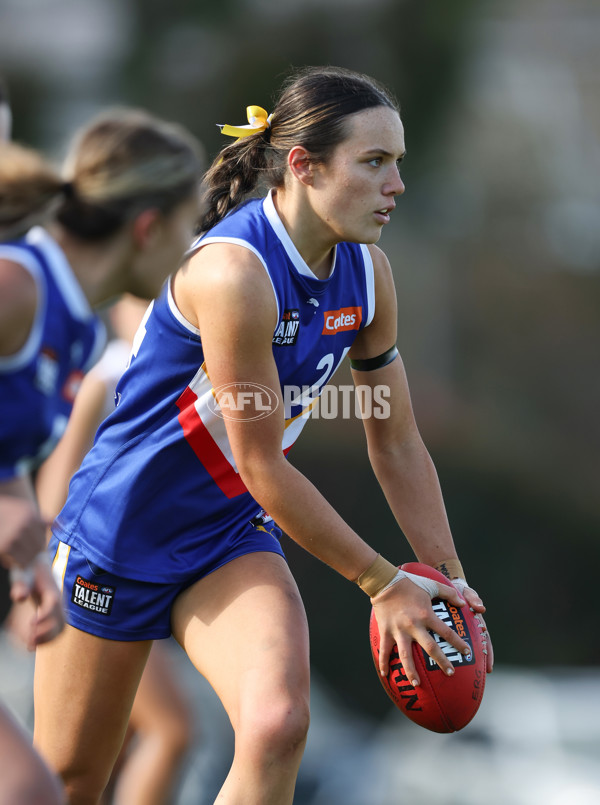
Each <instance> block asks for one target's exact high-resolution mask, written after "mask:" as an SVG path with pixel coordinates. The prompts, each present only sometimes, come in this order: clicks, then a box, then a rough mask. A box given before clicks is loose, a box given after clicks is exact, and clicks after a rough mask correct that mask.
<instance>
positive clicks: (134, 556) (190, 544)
mask: <svg viewBox="0 0 600 805" xmlns="http://www.w3.org/2000/svg"><path fill="white" fill-rule="evenodd" d="M214 242H230V243H236V244H240V245H243V246H245V247H246V248H248V249H250V250H251V251H252V252H253V253H254V254H256V256H257V257H258V258H259V259H260V260H261V262H262V263H263V265H264V267H265V270H266V271H267V273H268V275H269V277H270V280H271V283H272V287H273V293H274V295H275V299H276V302H277V307H278V323H277V326H276V328H275V332H274V334H273V355H274V358H275V362H276V365H277V369H278V372H279V379H280V383H281V388H282V390H283V394H284V398H286V405H285V408H286V410H285V419H286V422H285V433H284V438H283V444H282V450H283V451H284V452H286V453H287V451H288V450H289V449H290V448H291V446H292V445H293V443H294V442H295V441H296V439H297V437H298V435H299V433H300V431H301V430H302V427H303V426H304V424H305V423H306V420H307V419H308V418H309V417H310V412H311V408H312V405H313V404H314V402H313V401H314V399H316V398H317V397H318V395H319V393H320V391H321V389H322V387H323V386H324V385H325V383H326V382H327V381H328V380H329V379H330V378H331V376H332V374H333V372H334V371H335V369H336V368H337V367H338V366H339V364H340V363H341V361H342V360H343V358H344V357H345V355H346V354H347V352H348V350H349V349H350V346H351V344H352V342H353V341H354V339H355V337H356V335H357V333H358V331H359V330H360V329H361V328H362V327H364V326H365V325H367V324H368V323H369V322H370V321H371V320H372V318H373V313H374V279H373V266H372V262H371V258H370V254H369V252H368V250H367V247H366V246H361V245H357V244H349V243H340V244H339V245H338V246H337V247H336V255H335V261H334V266H333V269H332V271H331V274H330V276H329V278H328V279H325V280H320V279H318V278H317V277H315V275H314V274H313V273H312V271H311V270H310V269H309V268H308V266H307V265H306V263H305V262H304V260H303V259H302V257H301V256H300V254H299V252H298V251H297V249H296V247H295V246H294V244H293V243H292V241H291V239H290V238H289V236H288V234H287V232H286V230H285V228H284V226H283V224H282V223H281V220H280V219H279V217H278V215H277V212H276V210H275V206H274V204H273V201H272V197H271V195H269V196H267V197H266V199H260V200H253V201H250V202H248V203H246V204H245V205H244V206H243V207H241V208H239V209H237V210H236V211H234V212H232V213H231V214H230V215H228V216H227V217H226V218H225V219H223V220H222V221H221V222H220V223H219V224H217V225H216V226H215V227H214V228H213V229H212V230H210V232H209V233H207V234H206V235H205V236H204V237H202V238H200V239H199V241H198V242H197V243H196V244H195V245H194V247H193V248H192V252H193V251H194V250H196V249H198V248H201V247H202V246H203V245H206V244H209V243H214ZM250 385H251V384H250ZM244 391H246V392H247V391H249V392H250V393H252V392H253V391H256V390H255V389H254V390H253V389H251V388H250V389H233V388H232V389H231V393H232V394H233V396H234V398H235V393H236V392H241V394H242V398H241V399H243V393H244ZM259 391H260V390H259ZM264 392H265V394H266V397H265V401H266V402H267V403H268V401H269V400H271V401H272V400H273V397H274V395H272V394H270V393H269V390H264ZM116 396H117V407H116V408H115V410H114V412H113V413H112V414H111V415H110V416H109V417H108V418H107V420H105V422H104V423H103V424H102V425H101V427H100V429H99V431H98V434H97V437H96V441H95V444H94V447H93V448H92V450H91V451H90V453H88V455H87V456H86V458H85V460H84V462H83V464H82V467H81V469H80V470H79V472H78V473H77V474H76V475H75V476H74V478H73V480H72V482H71V486H70V490H69V497H68V500H67V503H66V504H65V507H64V509H63V510H62V512H61V513H60V515H59V517H58V518H57V521H56V523H55V527H54V533H55V535H56V536H57V537H58V539H59V540H60V541H62V542H64V543H67V544H68V545H73V546H75V547H76V548H78V549H79V550H81V551H82V552H83V554H84V555H85V556H86V557H87V558H88V559H89V560H91V561H92V562H94V563H96V564H97V565H99V566H100V567H101V568H103V569H104V570H107V571H110V572H112V573H115V574H118V575H120V576H124V577H126V578H131V579H138V580H142V581H154V582H174V581H179V580H184V579H186V578H189V577H190V572H191V571H192V570H193V569H194V568H199V567H204V568H206V567H212V568H213V569H214V567H217V566H218V564H219V557H221V556H225V555H227V557H228V558H229V559H231V558H233V556H234V555H236V553H244V552H246V551H245V550H244V547H243V544H242V543H243V541H244V539H245V535H246V534H247V533H248V529H249V527H250V526H249V524H250V523H251V522H252V521H253V522H254V524H255V525H256V526H257V527H259V528H260V527H261V526H260V523H261V519H260V513H261V510H260V507H259V506H258V504H257V503H256V501H254V500H253V498H252V497H251V495H250V493H249V492H248V491H247V490H246V487H245V486H244V483H243V481H242V479H241V478H240V476H239V473H238V471H237V468H236V464H235V460H234V457H233V455H232V451H231V448H230V445H229V442H228V439H227V431H226V428H225V418H226V416H227V410H226V405H224V407H223V408H221V407H220V406H219V404H218V403H217V402H216V398H215V394H214V390H213V387H212V384H211V382H210V378H209V376H208V374H207V370H206V366H205V365H204V355H203V351H202V343H201V340H200V336H199V332H198V330H197V329H196V328H195V327H193V326H192V325H191V324H190V323H189V322H187V321H186V320H185V319H184V317H183V316H182V315H181V313H180V312H179V311H178V309H177V307H176V306H175V303H174V300H173V297H172V295H171V291H170V283H167V284H166V286H165V288H164V289H163V293H162V295H161V296H160V298H159V299H158V300H156V301H155V302H153V303H152V304H151V305H150V307H149V309H148V311H147V312H146V315H145V317H144V320H143V322H142V324H141V325H140V328H139V330H138V332H137V335H136V338H135V341H134V344H133V349H132V356H131V360H130V365H129V367H128V368H127V370H126V371H125V373H124V375H123V377H122V378H121V380H120V381H119V384H118V386H117V394H116ZM227 398H228V395H227V394H226V395H224V396H223V397H221V400H227ZM265 408H268V405H266V406H265ZM165 489H168V490H170V491H171V494H170V495H169V496H166V495H165V493H164V490H165ZM263 514H264V513H263ZM256 518H258V519H256ZM264 519H266V518H264V517H263V520H264ZM238 543H240V544H239V546H238ZM212 557H214V560H213V558H212Z"/></svg>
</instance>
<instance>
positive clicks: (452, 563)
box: [434, 559, 466, 579]
mask: <svg viewBox="0 0 600 805" xmlns="http://www.w3.org/2000/svg"><path fill="white" fill-rule="evenodd" d="M434 567H435V569H436V570H439V571H440V573H443V574H444V576H446V578H448V579H465V578H466V576H465V571H464V570H463V568H462V565H461V563H460V562H459V561H458V559H443V560H442V561H441V562H438V564H437V565H434Z"/></svg>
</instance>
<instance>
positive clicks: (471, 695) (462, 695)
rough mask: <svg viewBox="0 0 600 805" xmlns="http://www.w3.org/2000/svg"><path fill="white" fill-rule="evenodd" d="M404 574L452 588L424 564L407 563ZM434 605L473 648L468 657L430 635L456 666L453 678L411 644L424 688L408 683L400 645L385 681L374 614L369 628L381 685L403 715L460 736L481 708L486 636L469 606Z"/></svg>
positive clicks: (439, 602)
mask: <svg viewBox="0 0 600 805" xmlns="http://www.w3.org/2000/svg"><path fill="white" fill-rule="evenodd" d="M401 569H402V570H404V571H406V572H407V573H414V574H415V575H419V576H426V577H428V578H430V579H433V580H434V581H437V582H440V583H441V584H450V583H451V582H450V581H449V579H447V578H446V576H444V575H443V574H442V573H440V572H439V571H438V570H436V569H435V568H433V567H430V566H429V565H425V564H422V563H420V562H407V563H406V564H404V565H402V567H401ZM431 604H432V607H433V611H434V612H435V614H436V615H437V617H438V618H439V619H440V620H441V621H443V622H444V623H445V624H447V625H448V626H450V628H451V629H453V630H454V631H455V632H456V634H458V635H459V636H460V637H462V639H463V640H465V641H466V642H467V643H468V644H469V645H470V646H471V654H470V655H468V656H467V655H464V654H461V653H460V651H458V650H457V649H455V648H454V646H451V645H450V644H449V643H447V642H446V641H445V640H442V639H441V638H440V637H439V635H437V634H435V633H434V632H431V634H432V635H433V637H434V638H435V640H436V641H437V643H438V645H439V646H440V648H441V649H442V651H443V652H444V654H445V655H446V657H447V658H448V659H449V660H450V662H451V663H452V665H453V666H454V675H453V676H447V675H446V674H445V673H444V672H443V671H442V670H441V669H440V667H439V666H438V664H437V663H436V662H435V661H434V660H432V659H431V657H430V656H429V655H428V654H427V653H426V652H425V651H424V650H423V649H422V648H421V646H420V645H419V644H418V643H413V645H412V651H413V657H414V661H415V667H416V669H417V672H418V674H419V678H420V681H421V684H420V685H419V686H418V687H413V686H412V685H411V684H410V682H409V681H408V679H407V676H406V673H405V671H404V668H403V666H402V663H401V662H400V659H399V656H398V647H397V646H394V648H393V651H392V654H391V656H390V666H389V672H388V675H387V677H382V676H381V674H380V673H379V629H378V628H377V620H376V618H375V611H374V610H372V611H371V621H370V628H369V637H370V641H371V653H372V655H373V662H374V663H375V668H376V669H377V675H378V677H379V679H380V681H381V684H382V685H383V687H384V689H385V691H386V693H387V694H388V696H389V697H390V699H391V700H392V701H393V702H394V704H395V705H396V707H397V708H398V709H399V710H400V711H401V712H402V713H404V715H405V716H407V717H408V718H410V720H411V721H414V723H415V724H418V725H419V726H421V727H425V728H426V729H428V730H432V731H433V732H456V730H460V729H462V728H463V727H465V726H466V725H467V724H468V723H469V721H471V719H472V718H473V716H474V715H475V713H476V712H477V710H478V709H479V705H480V704H481V699H482V697H483V691H484V689H485V673H486V672H485V669H486V656H485V650H486V648H485V637H484V635H483V634H482V624H481V621H480V619H478V617H477V615H476V613H474V612H473V611H472V610H471V608H470V607H469V606H464V607H462V608H458V607H455V606H454V605H452V604H450V603H449V602H448V601H445V600H443V599H441V598H434V599H433V600H432V602H431Z"/></svg>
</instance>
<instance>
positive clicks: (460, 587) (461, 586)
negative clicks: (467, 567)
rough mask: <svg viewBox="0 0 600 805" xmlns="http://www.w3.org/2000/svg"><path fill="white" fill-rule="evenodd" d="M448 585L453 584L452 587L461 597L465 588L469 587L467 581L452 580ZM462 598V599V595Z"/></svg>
mask: <svg viewBox="0 0 600 805" xmlns="http://www.w3.org/2000/svg"><path fill="white" fill-rule="evenodd" d="M450 583H451V584H454V586H455V587H456V589H457V590H458V592H459V593H460V594H461V595H462V594H463V590H464V589H465V587H468V586H469V585H468V584H467V580H466V579H452V581H451V582H450ZM463 598H464V595H463Z"/></svg>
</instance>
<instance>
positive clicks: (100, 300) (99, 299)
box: [47, 223, 132, 308]
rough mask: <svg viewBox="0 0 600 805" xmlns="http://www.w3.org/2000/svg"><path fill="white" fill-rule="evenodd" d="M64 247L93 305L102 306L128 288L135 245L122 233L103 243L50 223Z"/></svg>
mask: <svg viewBox="0 0 600 805" xmlns="http://www.w3.org/2000/svg"><path fill="white" fill-rule="evenodd" d="M47 229H48V231H49V232H50V234H51V235H52V237H53V238H54V239H55V240H56V242H57V243H58V245H59V246H60V248H61V249H62V250H63V252H64V254H65V257H66V258H67V261H68V262H69V265H70V266H71V268H72V270H73V274H74V275H75V277H76V279H77V282H78V283H79V285H80V286H81V290H82V291H83V293H84V295H85V296H86V298H87V300H88V302H89V303H90V306H91V307H93V308H95V307H99V306H100V305H102V304H105V303H106V302H109V301H110V300H112V299H114V298H115V297H117V296H120V295H121V294H122V293H123V291H124V290H125V289H126V284H127V277H128V273H129V271H128V269H129V266H130V265H131V260H132V254H131V245H130V242H129V241H128V239H126V238H124V237H122V236H121V235H120V234H117V235H115V237H113V238H109V239H108V240H106V241H104V240H103V241H101V242H100V244H98V243H94V242H88V241H85V240H81V239H80V238H77V237H76V236H74V235H72V234H71V233H70V232H69V231H68V230H67V229H65V228H64V227H62V226H61V225H60V224H56V223H54V224H51V225H48V226H47Z"/></svg>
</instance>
